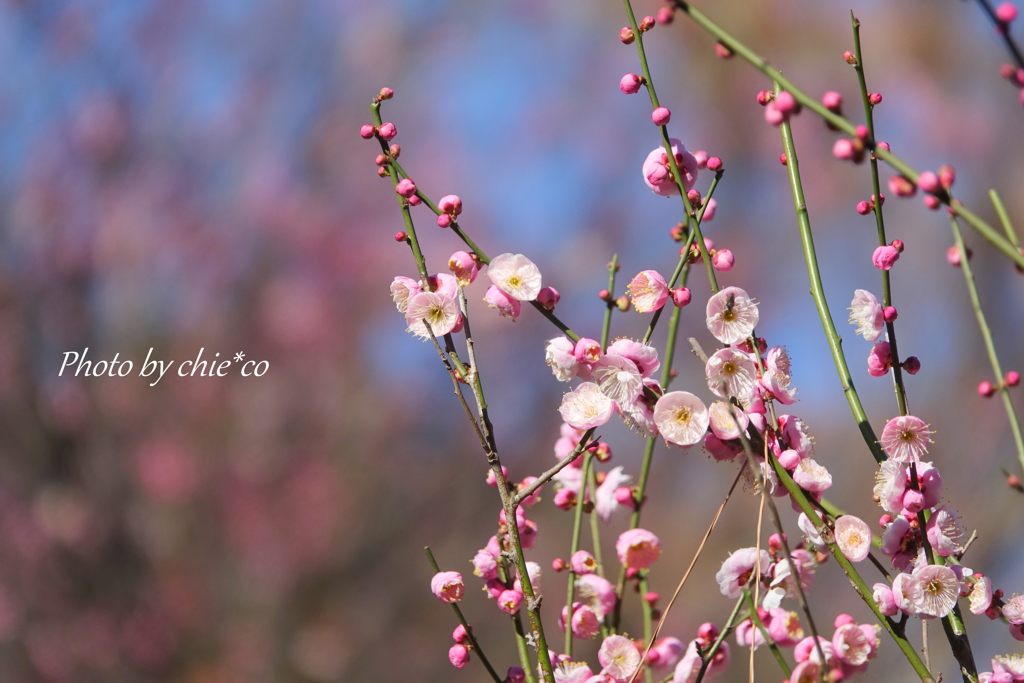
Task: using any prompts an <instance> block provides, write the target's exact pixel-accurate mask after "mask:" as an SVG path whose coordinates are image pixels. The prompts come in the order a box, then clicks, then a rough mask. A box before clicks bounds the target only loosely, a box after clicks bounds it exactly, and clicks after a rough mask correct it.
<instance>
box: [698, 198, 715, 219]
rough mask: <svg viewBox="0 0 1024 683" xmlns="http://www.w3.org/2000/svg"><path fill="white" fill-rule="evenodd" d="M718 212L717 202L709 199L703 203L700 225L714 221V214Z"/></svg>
mask: <svg viewBox="0 0 1024 683" xmlns="http://www.w3.org/2000/svg"><path fill="white" fill-rule="evenodd" d="M717 210H718V200H717V199H713V198H712V199H709V200H707V202H706V203H705V208H704V214H703V215H702V216H701V217H700V222H701V225H703V224H704V223H710V222H711V221H713V220H714V219H715V212H716V211H717Z"/></svg>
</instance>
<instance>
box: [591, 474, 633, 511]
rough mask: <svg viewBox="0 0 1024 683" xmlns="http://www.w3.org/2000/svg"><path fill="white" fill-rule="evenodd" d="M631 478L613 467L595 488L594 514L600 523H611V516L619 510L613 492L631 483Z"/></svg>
mask: <svg viewBox="0 0 1024 683" xmlns="http://www.w3.org/2000/svg"><path fill="white" fill-rule="evenodd" d="M632 479H633V478H632V477H631V476H629V475H628V474H625V473H624V472H623V468H622V467H621V466H619V467H613V468H612V469H611V471H610V472H608V474H606V475H605V477H604V481H603V482H602V483H601V485H600V486H598V487H597V492H596V493H595V494H594V512H596V513H597V516H598V517H600V518H601V521H602V522H609V521H611V518H612V514H614V512H615V511H616V510H617V509H618V508H619V501H618V499H617V498H616V497H615V491H616V490H617V489H618V488H619V487H620V486H625V485H627V484H629V482H630V481H632Z"/></svg>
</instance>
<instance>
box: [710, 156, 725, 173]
mask: <svg viewBox="0 0 1024 683" xmlns="http://www.w3.org/2000/svg"><path fill="white" fill-rule="evenodd" d="M724 168H725V164H723V163H722V160H721V159H719V158H718V157H711V158H710V159H708V170H709V171H714V172H715V173H717V172H718V171H721V170H722V169H724Z"/></svg>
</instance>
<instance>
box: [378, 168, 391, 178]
mask: <svg viewBox="0 0 1024 683" xmlns="http://www.w3.org/2000/svg"><path fill="white" fill-rule="evenodd" d="M377 175H379V176H380V177H381V178H387V177H388V175H390V174H389V173H388V170H387V169H386V168H383V167H381V168H378V169H377Z"/></svg>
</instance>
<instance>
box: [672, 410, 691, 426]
mask: <svg viewBox="0 0 1024 683" xmlns="http://www.w3.org/2000/svg"><path fill="white" fill-rule="evenodd" d="M690 415H691V413H690V409H689V408H676V411H675V413H673V414H672V419H673V420H675V421H676V422H678V423H679V424H685V423H687V422H689V421H690Z"/></svg>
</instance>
